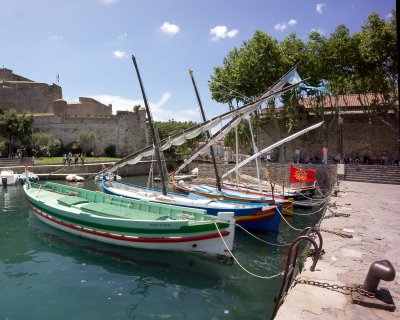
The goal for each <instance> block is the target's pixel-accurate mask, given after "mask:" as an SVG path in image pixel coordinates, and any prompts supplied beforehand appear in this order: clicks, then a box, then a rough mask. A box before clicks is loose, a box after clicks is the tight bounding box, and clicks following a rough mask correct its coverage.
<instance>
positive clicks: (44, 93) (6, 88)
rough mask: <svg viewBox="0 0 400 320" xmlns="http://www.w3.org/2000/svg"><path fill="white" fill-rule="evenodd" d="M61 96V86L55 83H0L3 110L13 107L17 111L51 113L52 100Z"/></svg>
mask: <svg viewBox="0 0 400 320" xmlns="http://www.w3.org/2000/svg"><path fill="white" fill-rule="evenodd" d="M0 70H1V69H0ZM61 98H62V90H61V87H59V86H58V85H56V84H52V85H48V84H46V83H38V82H30V81H4V82H2V83H0V107H1V108H2V109H3V110H10V109H15V110H17V112H18V113H24V112H26V113H53V101H54V100H56V99H61Z"/></svg>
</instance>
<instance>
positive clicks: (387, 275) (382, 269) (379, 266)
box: [363, 260, 396, 292]
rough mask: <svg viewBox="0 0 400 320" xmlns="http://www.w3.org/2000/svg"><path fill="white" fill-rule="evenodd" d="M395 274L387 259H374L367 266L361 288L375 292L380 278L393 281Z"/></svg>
mask: <svg viewBox="0 0 400 320" xmlns="http://www.w3.org/2000/svg"><path fill="white" fill-rule="evenodd" d="M395 276H396V271H395V270H394V268H393V266H392V264H391V263H390V261H388V260H382V261H376V262H374V263H373V264H371V266H370V267H369V271H368V274H367V277H366V278H365V281H364V285H363V288H364V290H366V291H369V292H376V290H378V285H379V282H380V281H381V280H385V281H393V280H394V278H395Z"/></svg>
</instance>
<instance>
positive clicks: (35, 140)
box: [31, 132, 61, 156]
mask: <svg viewBox="0 0 400 320" xmlns="http://www.w3.org/2000/svg"><path fill="white" fill-rule="evenodd" d="M31 146H32V151H33V152H34V154H35V155H36V156H38V155H47V154H48V153H50V154H52V155H55V154H58V153H59V152H60V150H61V141H60V140H59V139H57V138H56V137H55V136H54V135H53V134H51V133H46V132H34V133H32V136H31Z"/></svg>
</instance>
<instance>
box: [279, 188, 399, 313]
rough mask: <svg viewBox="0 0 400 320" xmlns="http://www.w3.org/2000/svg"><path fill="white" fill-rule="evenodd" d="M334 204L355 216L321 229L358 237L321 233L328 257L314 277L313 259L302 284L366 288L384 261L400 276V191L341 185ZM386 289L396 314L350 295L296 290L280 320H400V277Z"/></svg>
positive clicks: (300, 276)
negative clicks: (376, 265)
mask: <svg viewBox="0 0 400 320" xmlns="http://www.w3.org/2000/svg"><path fill="white" fill-rule="evenodd" d="M330 204H331V205H332V206H333V207H331V208H332V209H331V210H332V211H333V212H335V213H349V214H350V216H349V217H334V218H332V219H323V220H322V221H321V225H320V227H321V228H322V229H328V230H332V231H338V232H343V231H347V232H348V233H350V234H352V235H353V237H352V238H342V237H340V236H338V235H335V234H331V233H327V232H323V231H321V234H322V237H323V247H322V248H323V249H324V250H325V254H324V255H323V256H322V259H320V260H319V261H318V263H317V266H316V269H315V271H314V272H311V271H310V267H311V265H312V259H311V258H307V260H306V263H305V267H304V270H303V271H302V272H301V273H299V274H298V275H297V277H296V279H297V280H299V279H302V280H313V281H318V282H322V283H328V284H332V285H338V286H353V285H363V283H364V280H365V277H366V276H367V273H368V270H369V268H370V266H371V264H372V263H374V262H376V261H381V260H389V261H390V262H391V264H392V265H393V267H394V269H395V271H397V272H400V255H399V250H398V245H399V243H400V186H398V185H389V184H371V183H362V182H351V181H340V183H339V190H338V193H337V197H333V196H332V198H331V200H330ZM335 205H336V207H335ZM329 214H330V212H329V211H327V215H329ZM343 229H345V230H343ZM383 287H385V288H387V289H389V291H390V293H391V295H392V298H393V301H394V304H395V305H396V309H395V311H394V312H390V311H386V310H380V309H375V308H368V307H364V306H360V305H357V304H353V303H352V300H351V297H350V295H345V294H343V293H339V292H337V291H332V290H329V289H327V288H321V287H318V286H314V285H309V284H301V283H300V284H296V285H295V286H293V285H292V286H291V288H290V289H289V291H288V294H287V296H286V298H285V300H284V302H283V304H282V305H281V307H280V309H279V310H278V312H277V315H276V316H275V318H274V319H276V320H286V319H304V320H310V319H318V320H321V319H327V320H328V319H329V320H331V319H332V320H333V319H335V320H337V319H354V320H356V319H382V320H392V319H393V320H394V319H399V318H400V282H399V277H398V276H397V277H395V279H394V280H393V281H389V282H386V281H383V280H381V281H380V283H379V285H378V289H380V288H383Z"/></svg>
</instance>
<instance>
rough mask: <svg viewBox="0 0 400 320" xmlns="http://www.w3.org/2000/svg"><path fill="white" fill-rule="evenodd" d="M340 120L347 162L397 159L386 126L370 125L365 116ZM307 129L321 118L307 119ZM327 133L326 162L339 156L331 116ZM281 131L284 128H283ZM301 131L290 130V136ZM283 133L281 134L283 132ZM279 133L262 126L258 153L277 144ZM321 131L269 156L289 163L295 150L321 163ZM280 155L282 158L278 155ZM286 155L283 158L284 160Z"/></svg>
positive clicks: (394, 139) (394, 138) (336, 126)
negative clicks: (357, 159)
mask: <svg viewBox="0 0 400 320" xmlns="http://www.w3.org/2000/svg"><path fill="white" fill-rule="evenodd" d="M342 117H343V125H342V137H343V140H342V141H343V155H344V157H345V158H346V159H347V158H348V157H349V156H350V155H351V154H353V156H356V155H358V156H360V157H364V156H368V157H370V158H371V159H380V158H381V157H382V156H393V157H396V151H397V139H398V133H397V132H396V131H395V130H390V129H389V128H388V127H387V126H386V125H384V124H381V123H376V122H372V123H371V122H370V121H369V118H368V116H367V115H365V114H345V115H342ZM307 121H308V125H307V126H310V125H312V124H314V123H317V122H319V121H321V120H320V118H316V117H310V116H309V117H308V120H307ZM325 123H326V124H327V126H329V124H330V123H331V125H330V127H329V129H328V144H327V147H328V150H329V161H330V162H332V161H333V157H335V156H336V155H337V154H339V153H340V127H339V124H338V121H337V119H334V120H333V121H332V116H325ZM280 128H284V126H283V125H281V126H280ZM299 130H300V129H298V130H297V129H296V130H292V131H291V132H290V133H289V134H293V133H295V132H297V131H299ZM282 131H284V130H282ZM277 132H278V129H277V128H276V127H274V126H273V125H269V126H264V127H263V129H259V132H258V144H259V149H260V150H261V149H263V148H266V147H267V146H269V145H271V144H273V143H275V142H277V141H278V140H280V139H282V138H283V137H282V138H278V137H279V135H278V133H277ZM324 136H325V134H324V129H323V127H322V126H321V127H320V128H317V129H314V130H312V131H309V132H308V133H306V134H304V135H302V136H300V137H298V138H296V139H294V140H292V141H290V142H288V143H287V144H285V145H283V146H281V147H280V148H276V149H275V150H274V151H273V152H272V153H271V155H272V158H273V160H274V161H278V160H279V161H282V162H285V161H292V160H294V159H295V150H296V148H299V149H300V151H301V153H302V155H308V156H309V157H310V158H311V157H312V156H316V157H318V158H319V159H318V160H319V162H321V160H322V147H323V145H324V141H325V139H324ZM280 153H281V155H279V154H280ZM283 154H285V157H284V156H283Z"/></svg>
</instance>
